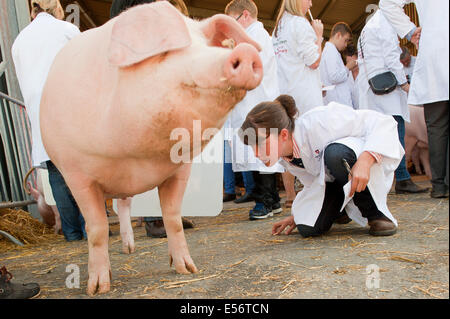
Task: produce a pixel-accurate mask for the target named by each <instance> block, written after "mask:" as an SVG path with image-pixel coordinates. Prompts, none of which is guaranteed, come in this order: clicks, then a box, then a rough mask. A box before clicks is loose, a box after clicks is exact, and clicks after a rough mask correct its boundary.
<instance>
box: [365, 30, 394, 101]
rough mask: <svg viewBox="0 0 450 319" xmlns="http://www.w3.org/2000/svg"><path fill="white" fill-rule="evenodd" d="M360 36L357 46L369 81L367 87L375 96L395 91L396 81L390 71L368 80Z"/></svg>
mask: <svg viewBox="0 0 450 319" xmlns="http://www.w3.org/2000/svg"><path fill="white" fill-rule="evenodd" d="M361 36H362V35H361ZM361 36H360V37H359V46H360V48H361V56H362V58H363V63H364V68H365V71H366V76H367V79H368V81H369V86H370V88H371V89H372V92H373V93H374V94H376V95H384V94H388V93H391V92H392V91H394V90H395V88H396V87H397V85H398V82H397V79H396V78H395V75H394V73H392V72H391V71H387V72H383V73H380V74H378V75H375V76H374V77H372V78H370V79H369V78H368V77H369V74H368V73H367V66H366V61H365V60H364V52H363V45H362V42H361Z"/></svg>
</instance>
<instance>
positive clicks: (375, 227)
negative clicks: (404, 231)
mask: <svg viewBox="0 0 450 319" xmlns="http://www.w3.org/2000/svg"><path fill="white" fill-rule="evenodd" d="M369 225H370V229H369V234H370V235H372V236H391V235H394V234H395V233H396V232H397V227H396V226H395V224H394V223H393V222H392V221H391V220H389V219H387V218H386V217H382V218H378V219H374V220H370V221H369Z"/></svg>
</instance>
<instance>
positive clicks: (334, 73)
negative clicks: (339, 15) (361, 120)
mask: <svg viewBox="0 0 450 319" xmlns="http://www.w3.org/2000/svg"><path fill="white" fill-rule="evenodd" d="M351 38H352V30H351V29H350V27H349V26H348V24H347V23H345V22H338V23H336V24H335V25H334V26H333V28H332V29H331V35H330V40H329V41H328V42H327V43H325V47H324V48H323V52H322V59H321V60H320V66H319V70H320V78H321V80H322V84H323V85H324V86H330V85H335V88H334V89H333V90H330V91H328V92H327V95H326V96H325V97H324V99H323V100H324V104H328V103H330V102H338V103H341V104H344V105H349V106H352V94H351V91H350V90H349V86H348V78H349V77H350V76H351V71H353V69H354V68H356V67H357V66H358V63H357V62H356V61H355V60H353V59H350V60H349V61H348V63H347V64H344V62H343V61H342V57H341V52H342V51H344V50H345V49H346V48H347V45H348V43H349V41H350V40H351Z"/></svg>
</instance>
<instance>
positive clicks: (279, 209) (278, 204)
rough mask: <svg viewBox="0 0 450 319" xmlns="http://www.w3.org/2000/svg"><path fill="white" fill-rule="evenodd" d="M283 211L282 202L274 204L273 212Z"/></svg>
mask: <svg viewBox="0 0 450 319" xmlns="http://www.w3.org/2000/svg"><path fill="white" fill-rule="evenodd" d="M282 211H283V208H282V207H281V204H280V202H277V203H275V204H273V205H272V213H273V214H279V213H281V212H282Z"/></svg>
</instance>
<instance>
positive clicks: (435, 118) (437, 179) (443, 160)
mask: <svg viewBox="0 0 450 319" xmlns="http://www.w3.org/2000/svg"><path fill="white" fill-rule="evenodd" d="M423 107H424V115H425V123H426V125H427V133H428V149H429V153H430V165H431V184H432V185H433V190H432V193H431V196H432V197H448V177H447V176H448V170H447V165H448V160H449V159H448V145H449V144H448V143H449V135H448V129H449V127H448V121H449V101H441V102H436V103H430V104H424V106H423ZM446 179H447V183H446Z"/></svg>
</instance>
